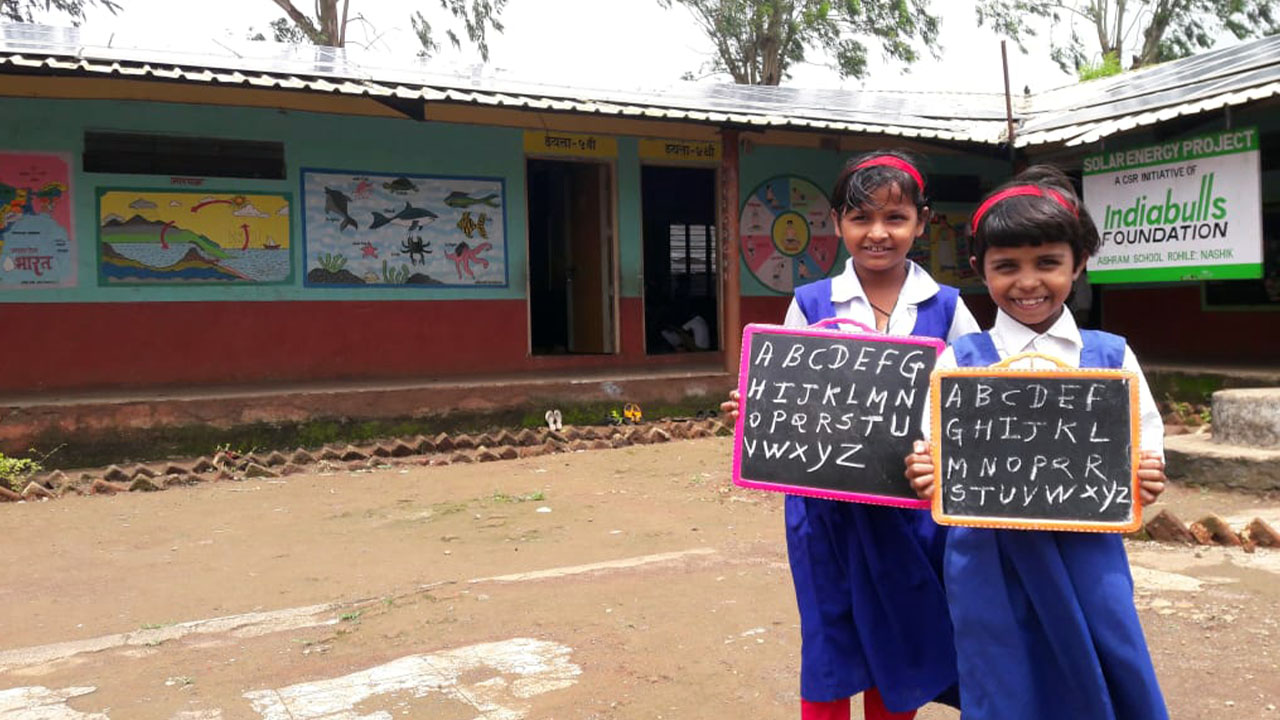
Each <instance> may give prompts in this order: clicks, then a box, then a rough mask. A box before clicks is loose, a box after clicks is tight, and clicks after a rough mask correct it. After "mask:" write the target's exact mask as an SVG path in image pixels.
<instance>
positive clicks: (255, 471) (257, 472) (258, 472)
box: [244, 463, 276, 478]
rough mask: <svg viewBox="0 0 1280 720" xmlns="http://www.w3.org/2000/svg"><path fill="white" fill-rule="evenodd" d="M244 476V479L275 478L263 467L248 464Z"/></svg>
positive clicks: (274, 475) (273, 474)
mask: <svg viewBox="0 0 1280 720" xmlns="http://www.w3.org/2000/svg"><path fill="white" fill-rule="evenodd" d="M244 476H245V477H246V478H272V477H276V474H275V473H273V472H271V471H270V470H268V469H267V467H266V466H265V465H259V464H258V463H249V464H248V465H247V466H246V467H245V469H244Z"/></svg>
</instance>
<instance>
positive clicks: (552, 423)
mask: <svg viewBox="0 0 1280 720" xmlns="http://www.w3.org/2000/svg"><path fill="white" fill-rule="evenodd" d="M543 417H545V418H546V419H547V428H549V429H551V430H555V431H559V430H563V429H564V420H563V418H561V416H560V411H559V410H548V411H547V414H546V415H544V416H543Z"/></svg>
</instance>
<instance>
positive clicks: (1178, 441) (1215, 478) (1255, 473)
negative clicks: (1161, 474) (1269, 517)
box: [1164, 403, 1280, 491]
mask: <svg viewBox="0 0 1280 720" xmlns="http://www.w3.org/2000/svg"><path fill="white" fill-rule="evenodd" d="M1217 412H1218V409H1217V406H1216V403H1215V406H1214V420H1215V422H1214V427H1213V429H1214V433H1215V434H1216V433H1218V432H1219V429H1218V424H1217V422H1216V420H1217ZM1164 452H1165V461H1166V468H1165V473H1166V474H1167V475H1168V476H1169V480H1171V481H1173V482H1186V483H1194V484H1197V485H1212V486H1215V487H1229V488H1235V489H1240V490H1255V491H1266V490H1280V447H1277V448H1264V447H1250V446H1243V445H1233V444H1227V443H1223V442H1218V441H1216V440H1215V438H1214V437H1212V436H1210V434H1209V433H1195V434H1191V435H1172V436H1169V437H1166V438H1165V440H1164Z"/></svg>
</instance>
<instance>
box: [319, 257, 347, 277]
mask: <svg viewBox="0 0 1280 720" xmlns="http://www.w3.org/2000/svg"><path fill="white" fill-rule="evenodd" d="M316 261H317V262H319V263H320V267H322V268H324V269H325V270H328V271H329V272H331V273H336V272H338V271H340V270H342V268H344V267H346V266H347V256H346V255H342V254H341V253H321V254H320V256H319V257H317V258H316Z"/></svg>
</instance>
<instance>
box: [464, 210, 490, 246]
mask: <svg viewBox="0 0 1280 720" xmlns="http://www.w3.org/2000/svg"><path fill="white" fill-rule="evenodd" d="M487 222H489V216H488V215H486V214H485V213H480V214H479V215H477V216H476V217H475V218H472V217H471V211H470V210H467V211H465V212H463V213H462V218H461V219H460V220H458V229H459V230H461V231H462V232H463V234H464V235H466V236H467V237H468V238H470V237H472V236H473V235H474V234H475V233H480V237H482V238H486V239H487V238H488V237H489V229H488V228H486V227H485V223H487Z"/></svg>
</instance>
